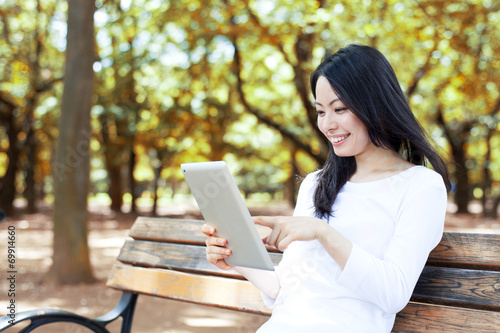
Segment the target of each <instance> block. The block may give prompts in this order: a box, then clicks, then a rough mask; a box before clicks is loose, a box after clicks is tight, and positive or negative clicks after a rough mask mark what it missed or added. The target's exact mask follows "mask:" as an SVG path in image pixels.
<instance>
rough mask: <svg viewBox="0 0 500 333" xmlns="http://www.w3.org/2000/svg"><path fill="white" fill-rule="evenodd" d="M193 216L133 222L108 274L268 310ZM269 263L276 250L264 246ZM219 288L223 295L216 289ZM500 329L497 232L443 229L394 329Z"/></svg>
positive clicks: (156, 291) (144, 290)
mask: <svg viewBox="0 0 500 333" xmlns="http://www.w3.org/2000/svg"><path fill="white" fill-rule="evenodd" d="M203 223H204V222H203V221H200V220H185V219H169V218H143V217H140V218H138V219H137V220H136V222H135V223H134V225H133V227H132V229H131V231H130V236H131V238H132V239H128V240H126V242H125V244H124V246H123V248H122V250H121V252H120V255H119V256H118V260H119V263H117V264H116V265H115V267H114V268H113V271H112V273H111V274H110V277H109V279H108V283H107V285H108V286H109V287H112V288H115V289H120V290H124V291H131V292H136V293H140V294H147V295H154V296H160V297H166V298H171V299H177V300H182V301H187V302H193V303H198V304H204V305H209V306H216V307H222V308H229V309H234V310H239V311H246V312H252V313H258V314H263V315H270V309H268V308H267V307H266V306H265V305H264V304H263V302H262V299H261V296H260V292H259V291H258V290H257V289H256V288H255V287H253V286H252V285H251V284H250V283H249V282H248V281H246V280H244V279H243V278H242V276H240V275H239V274H238V273H236V272H234V271H223V270H220V269H218V268H216V267H214V266H212V265H211V264H209V263H208V262H207V261H206V259H205V239H206V237H205V236H204V235H203V234H202V233H201V232H200V227H201V225H202V224H203ZM270 255H271V258H272V260H273V262H275V263H276V264H277V263H278V262H279V261H280V260H281V253H280V252H278V251H272V250H270ZM221 291H222V292H221ZM497 329H498V330H500V235H491V234H465V233H445V234H444V236H443V239H442V241H441V243H440V244H439V245H438V246H437V247H436V249H435V250H434V251H433V252H432V253H431V255H430V257H429V260H428V262H427V265H426V267H425V269H424V271H423V273H422V276H421V277H420V280H419V282H418V284H417V286H416V288H415V291H414V293H413V297H412V299H411V302H410V303H409V304H408V306H407V307H406V308H405V309H404V310H402V311H401V312H400V313H399V314H398V316H397V319H396V325H395V327H394V331H405V332H408V331H410V332H414V331H418V332H420V331H424V330H429V331H439V330H442V331H446V332H458V331H467V332H489V331H495V330H497Z"/></svg>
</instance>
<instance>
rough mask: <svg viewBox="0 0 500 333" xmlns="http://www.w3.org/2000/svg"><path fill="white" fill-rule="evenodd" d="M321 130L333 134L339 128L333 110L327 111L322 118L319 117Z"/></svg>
mask: <svg viewBox="0 0 500 333" xmlns="http://www.w3.org/2000/svg"><path fill="white" fill-rule="evenodd" d="M318 121H320V122H319V123H318V125H319V128H320V130H321V131H322V132H323V133H325V134H333V132H335V131H336V130H338V128H339V124H338V123H337V120H336V119H335V114H333V112H326V113H325V115H324V116H323V117H322V119H321V120H320V119H318Z"/></svg>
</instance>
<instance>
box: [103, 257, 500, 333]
mask: <svg viewBox="0 0 500 333" xmlns="http://www.w3.org/2000/svg"><path fill="white" fill-rule="evenodd" d="M107 285H108V286H109V287H111V288H116V289H120V290H127V291H131V292H137V293H142V294H147V295H152V296H159V297H165V298H170V299H175V300H181V301H186V302H191V303H197V304H203V305H209V306H217V307H222V308H227V309H233V310H239V311H246V312H252V313H257V314H262V315H270V313H271V311H270V309H268V308H267V307H266V306H265V305H264V304H263V302H262V299H261V296H260V292H259V291H258V290H257V289H256V288H255V287H254V286H252V285H251V284H250V283H249V282H247V281H242V280H237V279H229V280H228V279H226V278H222V277H215V276H203V275H195V274H188V273H183V272H176V271H169V270H164V269H156V268H143V267H134V266H129V265H124V264H117V265H115V267H114V268H113V271H112V273H111V275H110V277H109V279H108V283H107ZM221 290H223V291H224V292H221ZM492 327H493V328H498V327H500V313H498V312H489V311H480V310H467V309H458V308H454V307H448V306H440V305H431V304H419V303H414V302H411V303H410V304H408V306H407V307H406V308H405V309H403V310H402V311H401V312H400V313H399V314H398V315H397V320H396V325H395V327H394V331H396V332H422V331H429V332H438V331H439V332H449V331H453V332H494V331H493V330H492Z"/></svg>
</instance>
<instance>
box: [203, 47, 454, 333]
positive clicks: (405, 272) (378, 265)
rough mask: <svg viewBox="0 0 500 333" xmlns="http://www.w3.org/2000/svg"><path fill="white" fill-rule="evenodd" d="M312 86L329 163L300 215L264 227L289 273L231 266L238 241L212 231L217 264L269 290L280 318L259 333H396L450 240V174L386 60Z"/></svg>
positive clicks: (341, 62)
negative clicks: (446, 233)
mask: <svg viewBox="0 0 500 333" xmlns="http://www.w3.org/2000/svg"><path fill="white" fill-rule="evenodd" d="M311 87H312V91H313V95H314V98H315V105H316V109H317V114H318V127H319V128H320V130H321V132H322V133H323V134H324V135H325V136H326V137H327V138H328V140H329V141H330V143H331V145H330V148H331V150H330V154H329V157H328V161H327V162H326V164H325V165H324V167H323V169H321V170H319V171H316V172H314V173H311V174H309V175H308V176H307V177H306V178H305V180H304V181H303V182H302V184H301V187H300V190H299V194H298V198H297V206H296V208H295V211H294V216H292V217H256V218H254V221H255V223H257V224H261V225H265V226H268V227H270V228H271V229H272V232H271V233H270V235H269V236H268V237H267V238H266V239H265V242H266V243H267V244H268V245H272V246H275V247H277V248H278V249H280V250H284V253H283V259H282V261H281V263H280V264H279V266H277V267H276V270H275V272H267V271H260V270H254V269H248V268H241V267H231V266H228V265H227V264H226V262H225V261H224V259H225V258H226V257H227V256H228V255H229V254H230V250H229V249H227V248H226V247H225V245H226V244H227V241H226V240H225V239H222V238H219V237H215V236H213V234H214V232H215V229H214V228H213V227H212V226H209V225H204V226H203V228H202V231H203V232H204V233H205V234H206V235H207V236H208V239H207V259H208V261H209V262H211V263H212V264H214V265H216V266H217V267H219V268H222V269H235V270H237V271H239V272H240V273H241V274H243V275H244V276H245V277H246V278H247V279H248V280H249V281H251V282H252V283H253V284H254V285H255V286H256V287H257V288H259V289H260V290H261V291H262V294H263V298H264V302H265V303H266V305H268V306H269V307H272V308H273V313H272V316H271V318H270V319H269V321H268V322H266V323H265V324H264V325H263V326H262V327H261V328H260V329H259V330H258V332H259V333H268V332H270V333H276V332H286V333H290V332H301V333H302V332H307V331H310V332H349V333H353V332H390V331H391V329H392V327H393V325H394V319H395V316H396V313H397V312H399V311H400V310H401V309H403V308H404V307H405V306H406V304H407V303H408V301H409V299H410V296H411V294H412V292H413V289H414V287H415V284H416V282H417V280H418V278H419V275H420V273H421V272H422V269H423V267H424V264H425V262H426V260H427V257H428V255H429V253H430V251H431V250H432V249H433V248H434V247H435V246H436V245H437V244H438V242H439V241H440V239H441V236H442V232H443V225H444V218H445V212H446V203H447V190H449V187H450V184H449V181H448V177H447V171H446V167H445V164H444V162H443V160H442V159H441V158H440V157H439V156H438V154H437V153H436V152H435V151H434V150H433V149H432V148H431V146H430V145H429V143H428V141H427V140H426V138H425V135H424V131H423V130H422V128H421V127H420V125H419V124H418V122H417V120H416V119H415V117H414V116H413V114H412V112H411V110H410V107H409V105H408V103H407V101H406V99H405V96H404V94H403V92H402V91H401V88H400V85H399V83H398V81H397V78H396V75H395V74H394V71H393V70H392V67H391V66H390V64H389V62H388V61H387V60H386V59H385V57H384V56H383V55H382V54H381V53H380V52H379V51H377V50H376V49H374V48H372V47H368V46H361V45H350V46H348V47H346V48H343V49H340V50H339V51H337V52H336V53H335V54H333V55H330V56H328V57H326V58H325V59H324V61H323V62H322V63H321V64H320V66H319V67H318V68H317V69H316V70H315V71H314V73H313V74H312V76H311ZM426 162H430V164H431V165H432V167H433V169H434V171H433V170H431V169H428V168H427V167H425V166H424V165H425V164H426Z"/></svg>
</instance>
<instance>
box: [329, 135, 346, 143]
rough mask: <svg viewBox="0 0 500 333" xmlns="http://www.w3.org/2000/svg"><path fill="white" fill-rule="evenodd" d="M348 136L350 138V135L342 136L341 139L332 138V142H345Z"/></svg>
mask: <svg viewBox="0 0 500 333" xmlns="http://www.w3.org/2000/svg"><path fill="white" fill-rule="evenodd" d="M348 136H349V134H347V135H344V136H340V137H338V138H332V139H331V141H332V142H333V143H337V142H340V141H342V140H344V139H345V138H347V137H348Z"/></svg>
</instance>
